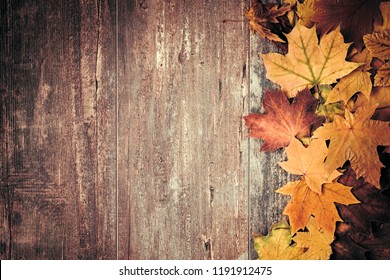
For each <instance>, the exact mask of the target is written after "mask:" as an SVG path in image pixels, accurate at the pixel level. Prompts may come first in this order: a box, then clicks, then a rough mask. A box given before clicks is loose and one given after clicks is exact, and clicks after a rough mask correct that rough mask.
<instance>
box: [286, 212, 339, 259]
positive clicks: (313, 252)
mask: <svg viewBox="0 0 390 280" xmlns="http://www.w3.org/2000/svg"><path fill="white" fill-rule="evenodd" d="M306 228H307V230H308V231H305V232H297V234H296V235H295V236H294V237H293V241H294V242H295V243H296V244H297V245H296V246H297V247H300V248H302V249H304V251H305V252H304V253H303V254H302V255H300V256H299V259H300V260H328V259H329V257H330V255H331V254H332V247H331V246H330V244H331V243H332V242H333V240H334V235H333V234H331V233H329V232H328V231H324V230H323V229H318V227H317V224H316V222H315V219H314V217H313V216H311V217H310V219H309V222H308V223H307V225H306Z"/></svg>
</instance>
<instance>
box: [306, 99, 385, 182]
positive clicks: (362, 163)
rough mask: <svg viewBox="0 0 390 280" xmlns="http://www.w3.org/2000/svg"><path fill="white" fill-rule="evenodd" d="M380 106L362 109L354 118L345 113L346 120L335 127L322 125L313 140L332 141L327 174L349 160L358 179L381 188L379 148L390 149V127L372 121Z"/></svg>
mask: <svg viewBox="0 0 390 280" xmlns="http://www.w3.org/2000/svg"><path fill="white" fill-rule="evenodd" d="M376 106H377V104H374V105H370V104H368V105H364V106H362V107H359V108H358V109H357V110H356V112H355V113H354V114H353V113H351V112H350V111H348V110H345V118H342V117H340V116H335V117H334V120H333V122H332V123H326V124H323V126H321V127H319V128H318V129H317V130H315V131H314V133H313V137H314V138H319V139H322V140H324V141H325V140H330V144H329V151H328V157H327V159H326V161H325V166H326V169H327V170H328V172H330V171H333V170H335V169H336V168H339V167H341V166H343V165H344V163H345V162H346V161H347V160H349V161H350V162H351V165H352V168H353V169H354V170H355V171H356V173H357V175H358V176H359V177H360V176H363V177H364V178H365V179H366V181H367V182H369V183H371V184H373V185H375V186H377V187H378V188H379V177H380V169H381V167H383V165H382V163H381V162H380V161H379V158H378V154H377V150H376V147H377V146H379V145H383V146H388V145H390V130H389V123H388V122H383V121H374V120H370V117H371V116H372V114H373V113H374V111H375V108H376Z"/></svg>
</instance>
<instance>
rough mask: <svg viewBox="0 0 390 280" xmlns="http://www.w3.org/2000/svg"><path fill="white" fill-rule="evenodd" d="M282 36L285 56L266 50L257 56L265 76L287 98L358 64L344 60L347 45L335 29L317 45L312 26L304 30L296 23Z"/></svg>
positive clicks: (330, 79)
mask: <svg viewBox="0 0 390 280" xmlns="http://www.w3.org/2000/svg"><path fill="white" fill-rule="evenodd" d="M286 37H287V40H288V43H289V46H288V53H287V54H286V55H281V54H277V53H269V54H261V57H262V58H263V60H264V64H265V68H266V69H267V78H268V79H270V80H272V81H274V82H276V83H278V84H279V85H280V86H281V89H282V91H283V92H285V93H286V94H287V96H288V97H289V98H290V97H294V96H295V95H296V93H297V91H299V90H302V89H304V88H305V87H313V86H315V85H320V84H332V83H335V82H336V81H337V79H338V78H341V77H343V76H345V75H347V74H348V73H350V72H351V71H353V70H354V69H356V68H357V67H359V66H360V64H358V63H353V62H348V61H345V57H346V54H347V50H348V47H349V45H348V44H344V40H343V36H342V35H341V33H340V31H339V30H338V29H336V30H335V31H333V32H331V33H329V34H328V35H325V36H324V37H323V38H322V40H321V42H320V43H319V44H318V40H317V35H316V31H315V27H313V28H311V29H308V28H306V27H304V26H302V25H300V24H297V25H296V26H295V27H294V29H293V30H292V31H291V33H289V34H287V35H286Z"/></svg>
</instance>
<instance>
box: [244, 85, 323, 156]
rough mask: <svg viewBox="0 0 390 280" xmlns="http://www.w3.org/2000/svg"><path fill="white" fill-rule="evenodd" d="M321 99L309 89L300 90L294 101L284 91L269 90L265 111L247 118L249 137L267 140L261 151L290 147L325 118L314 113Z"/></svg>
mask: <svg viewBox="0 0 390 280" xmlns="http://www.w3.org/2000/svg"><path fill="white" fill-rule="evenodd" d="M316 105H317V101H316V100H315V99H314V98H313V97H312V95H311V94H310V92H309V90H308V89H305V90H303V91H302V92H300V93H298V94H297V96H296V98H295V99H294V101H293V102H292V104H290V102H289V100H288V99H287V97H286V96H285V94H284V93H282V92H280V91H267V92H266V93H265V95H264V98H263V106H264V110H265V113H264V114H249V115H247V116H245V117H244V119H245V124H246V125H247V127H248V128H249V129H250V133H249V136H250V137H253V138H259V139H263V140H264V144H263V145H262V147H261V151H274V150H276V149H279V148H282V147H286V146H287V145H288V144H289V143H290V141H291V139H293V138H294V137H295V136H297V135H298V136H301V137H306V136H310V128H311V127H313V126H315V127H318V126H319V125H320V124H321V122H322V120H323V118H322V117H319V116H316V115H315V114H314V111H315V108H316Z"/></svg>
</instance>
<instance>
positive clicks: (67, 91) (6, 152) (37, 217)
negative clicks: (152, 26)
mask: <svg viewBox="0 0 390 280" xmlns="http://www.w3.org/2000/svg"><path fill="white" fill-rule="evenodd" d="M3 3H4V4H3V5H2V6H1V13H2V19H4V21H6V23H4V25H3V22H2V33H1V37H2V38H1V41H2V42H3V43H2V46H1V47H2V50H1V52H2V55H1V59H2V60H1V71H0V72H1V75H2V76H1V85H2V89H1V93H2V95H1V99H2V106H1V107H2V113H1V115H2V119H1V124H2V126H1V136H2V137H1V139H2V141H1V144H2V146H1V155H2V166H1V174H2V177H1V178H2V179H1V195H2V196H1V198H2V200H1V202H2V204H1V206H2V207H1V208H2V217H3V218H2V224H3V223H4V229H6V230H2V231H3V232H4V233H5V234H4V235H3V234H2V235H1V243H2V244H3V243H4V244H5V245H4V246H2V247H1V248H2V249H4V250H2V253H1V256H2V257H6V258H10V259H19V258H22V259H25V258H27V259H62V258H66V259H78V258H81V259H98V258H115V257H116V247H115V244H116V230H115V224H116V208H115V205H116V201H115V199H116V193H115V190H116V183H115V178H116V173H115V172H116V168H115V166H116V164H115V152H113V151H115V150H116V146H115V141H112V139H115V133H113V132H112V131H113V130H114V131H115V126H114V128H110V125H111V124H112V123H115V122H114V121H115V90H112V88H115V86H114V87H112V84H115V81H116V78H115V77H116V66H115V64H112V62H111V61H110V62H109V63H107V58H110V57H111V56H112V54H114V55H115V48H114V47H113V46H115V41H113V42H112V41H111V39H112V36H113V35H111V34H112V33H114V34H115V32H113V30H115V9H113V8H112V4H111V7H110V4H109V3H108V2H107V1H82V3H81V2H79V1H16V2H15V1H3ZM112 45H113V46H112ZM102 53H104V57H105V58H102ZM106 57H107V58H106ZM103 81H104V82H103ZM99 82H100V86H99ZM3 85H4V86H3ZM107 123H109V124H110V125H107ZM3 213H4V214H3Z"/></svg>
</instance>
